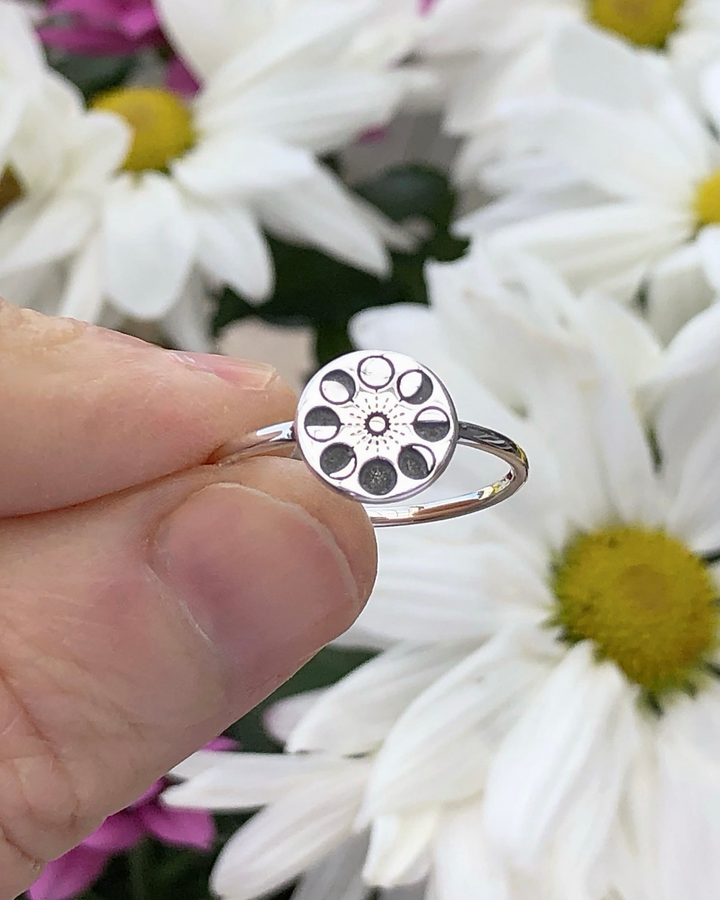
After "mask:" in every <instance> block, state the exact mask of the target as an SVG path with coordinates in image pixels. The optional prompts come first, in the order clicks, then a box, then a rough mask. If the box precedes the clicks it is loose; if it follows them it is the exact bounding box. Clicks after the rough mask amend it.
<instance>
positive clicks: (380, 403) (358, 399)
mask: <svg viewBox="0 0 720 900" xmlns="http://www.w3.org/2000/svg"><path fill="white" fill-rule="evenodd" d="M291 444H295V445H296V447H297V449H298V451H299V453H300V456H301V457H302V459H304V461H305V462H306V464H307V465H308V467H309V468H310V470H311V471H312V472H313V473H314V474H315V475H316V476H317V477H318V478H319V479H320V480H321V481H323V482H324V483H325V484H326V485H328V486H329V487H331V488H333V490H335V491H337V492H339V493H341V494H344V495H345V496H347V497H351V498H352V499H353V500H357V501H360V502H361V503H362V504H363V505H364V506H365V507H366V509H367V512H368V515H369V516H370V520H371V522H372V523H373V525H375V527H377V528H381V527H385V526H389V525H411V524H415V523H418V522H433V521H437V520H440V519H451V518H455V517H456V516H464V515H467V514H468V513H473V512H477V511H478V510H481V509H487V508H488V507H490V506H495V505H496V504H497V503H500V502H501V501H503V500H505V499H507V498H508V497H510V496H512V495H513V494H514V493H515V492H516V491H517V490H518V489H519V488H520V487H521V486H522V485H523V484H524V482H525V481H526V480H527V477H528V461H527V457H526V455H525V453H524V451H523V450H522V449H521V448H520V447H518V445H517V444H516V443H514V441H511V440H510V438H508V437H505V435H503V434H500V433H499V432H497V431H493V430H492V429H490V428H484V427H483V426H481V425H473V424H472V423H470V422H460V421H458V417H457V413H456V412H455V406H454V404H453V401H452V398H451V397H450V394H449V393H448V391H447V389H446V388H445V385H444V384H443V383H442V381H440V379H439V378H438V377H437V375H435V374H434V373H433V372H431V371H430V369H428V368H427V367H426V366H423V365H420V364H419V363H417V362H416V361H415V360H414V359H411V358H410V357H409V356H404V355H403V354H402V353H394V352H390V351H385V350H384V351H362V350H361V351H356V352H353V353H348V354H346V355H345V356H341V357H340V358H339V359H336V360H334V361H333V362H331V363H329V364H328V365H326V366H324V367H323V368H322V369H320V371H319V372H317V374H316V375H314V376H313V377H312V378H311V379H310V381H309V382H308V384H307V387H306V388H305V390H304V391H303V393H302V395H301V397H300V400H299V402H298V407H297V415H296V417H295V421H294V422H283V423H282V424H279V425H271V426H269V427H268V428H261V429H260V430H258V431H256V432H254V433H253V434H251V435H250V436H249V437H248V438H247V440H245V441H243V444H242V445H241V447H240V449H239V451H238V453H236V454H234V455H233V459H237V458H238V457H246V456H255V455H258V454H262V453H271V452H272V451H273V450H275V449H277V448H278V447H281V446H286V445H291ZM458 444H462V445H464V446H467V447H474V448H475V449H477V450H482V451H484V452H485V453H490V454H492V456H497V457H499V458H500V459H501V460H503V462H505V463H507V464H508V465H509V466H510V471H509V472H508V473H507V474H506V475H505V476H504V477H503V478H501V479H500V480H499V481H496V482H493V483H492V484H488V485H486V486H485V487H483V488H481V489H480V490H479V491H472V492H471V493H468V494H463V495H461V496H458V497H453V498H451V499H449V500H436V501H431V502H428V503H425V504H419V505H415V506H399V507H395V506H391V507H389V508H385V509H379V508H378V504H387V503H392V502H395V501H401V500H407V499H409V498H410V497H414V496H415V495H417V494H419V493H421V492H422V491H424V490H426V489H427V488H428V487H430V485H431V484H433V483H434V482H435V481H437V479H438V478H439V477H440V476H441V475H442V473H443V472H444V471H445V469H446V468H447V466H448V465H449V463H450V460H451V459H452V457H453V454H454V452H455V449H456V447H457V446H458Z"/></svg>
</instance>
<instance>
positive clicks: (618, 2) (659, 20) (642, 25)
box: [589, 0, 683, 47]
mask: <svg viewBox="0 0 720 900" xmlns="http://www.w3.org/2000/svg"><path fill="white" fill-rule="evenodd" d="M682 3H683V0H590V3H589V6H590V18H591V19H592V21H593V22H595V23H596V24H597V25H600V26H602V27H603V28H607V29H608V30H609V31H614V32H616V34H619V35H622V37H624V38H627V39H628V40H629V41H632V42H633V43H634V44H640V45H641V46H642V47H662V46H663V45H664V44H665V41H666V40H667V38H668V37H669V35H670V34H672V32H673V31H675V29H676V28H677V24H678V23H677V14H678V10H679V9H680V7H681V6H682Z"/></svg>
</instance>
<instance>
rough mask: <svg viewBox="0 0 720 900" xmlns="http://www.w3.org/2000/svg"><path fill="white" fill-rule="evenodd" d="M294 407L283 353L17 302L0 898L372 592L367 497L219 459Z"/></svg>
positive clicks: (302, 470) (4, 470) (5, 376)
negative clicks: (46, 311)
mask: <svg viewBox="0 0 720 900" xmlns="http://www.w3.org/2000/svg"><path fill="white" fill-rule="evenodd" d="M211 367H214V368H215V374H213V372H212V371H210V368H211ZM293 409H294V398H293V395H292V392H291V391H290V390H289V388H287V387H285V386H284V385H283V384H282V383H281V382H280V381H279V380H278V379H277V378H276V377H275V375H274V373H273V371H272V370H271V369H269V368H267V367H259V366H257V365H256V364H250V363H244V362H241V361H239V360H229V359H225V358H222V357H210V358H208V357H199V358H198V359H197V360H195V361H193V360H192V359H191V358H190V357H188V356H186V355H183V354H172V353H169V352H166V351H164V350H161V349H159V348H157V347H154V346H152V345H148V344H145V343H143V342H141V341H137V340H135V339H133V338H127V337H125V336H123V335H118V334H115V333H114V332H109V331H105V330H103V329H99V328H94V327H91V326H87V325H84V324H82V323H79V322H74V321H71V320H63V319H50V318H46V317H44V316H41V315H38V314H37V313H33V312H29V311H27V310H19V309H17V308H15V307H13V306H11V305H9V304H5V303H3V302H2V301H0V900H9V898H11V897H14V896H15V895H16V894H17V893H19V892H20V891H22V890H24V889H25V888H26V887H28V886H29V885H30V884H31V883H32V882H33V881H34V880H35V879H36V878H37V876H38V874H39V871H40V868H41V866H42V863H43V862H44V861H47V860H49V859H52V858H55V857H57V856H59V855H61V854H62V853H64V852H65V851H67V850H68V849H69V848H70V847H72V846H74V845H75V844H76V843H78V842H79V841H80V840H81V839H82V838H83V837H85V836H86V835H88V834H89V833H90V832H92V831H93V830H94V829H95V828H97V826H98V825H99V824H100V823H101V822H102V820H103V819H104V818H105V817H106V816H107V815H109V814H110V813H112V812H115V811H116V810H118V809H120V808H122V807H123V806H126V805H127V804H128V803H130V802H131V801H133V800H134V799H135V798H136V797H137V796H139V795H140V794H141V793H142V791H143V790H144V789H145V788H147V787H148V786H149V785H150V784H151V783H152V782H153V781H154V780H155V779H156V778H158V777H159V776H160V775H162V774H163V773H164V772H166V771H167V770H168V769H169V768H170V767H171V766H173V765H174V764H175V763H177V762H178V761H180V760H181V759H183V758H184V757H186V756H187V755H189V754H190V753H191V752H192V751H194V750H195V749H196V748H198V747H200V746H201V745H202V744H204V743H205V742H206V741H207V740H209V739H210V738H212V737H214V736H215V735H216V734H218V733H219V732H220V731H222V730H223V729H224V728H225V727H226V726H227V725H228V724H229V723H231V722H232V721H234V720H235V719H237V718H238V717H239V716H241V715H242V714H243V713H244V712H246V711H247V710H248V709H250V708H251V707H252V706H253V705H254V704H256V703H257V702H259V701H260V700H261V699H262V698H263V697H264V696H265V695H266V694H268V693H269V692H270V691H271V690H272V689H273V688H274V687H276V686H277V685H278V684H280V683H281V682H282V681H284V680H285V679H286V678H288V677H289V676H290V675H291V674H292V673H293V672H294V671H295V670H296V669H297V668H298V667H299V666H300V665H301V664H302V663H303V662H304V661H305V660H306V659H307V658H308V657H309V656H311V655H312V654H313V653H314V652H316V651H317V650H318V649H319V648H320V647H321V646H322V645H323V644H325V643H327V641H329V640H330V639H332V638H333V637H335V636H337V635H338V634H339V633H341V632H342V631H343V630H345V629H346V628H347V627H348V626H349V625H350V624H351V622H352V620H353V619H354V618H355V616H356V615H357V614H358V612H359V611H360V609H361V607H362V605H363V603H364V602H365V600H366V598H367V596H368V594H369V592H370V589H371V586H372V582H373V578H374V572H375V543H374V538H373V534H372V529H371V528H370V525H369V523H368V520H367V517H366V516H365V513H364V512H363V510H362V508H361V507H360V505H359V504H356V503H353V502H350V501H348V500H346V499H344V498H342V497H340V496H336V495H335V494H333V493H331V492H330V491H328V490H327V489H326V488H324V487H323V486H322V485H321V484H320V482H319V481H317V480H316V479H315V478H314V476H313V475H312V474H311V473H310V472H309V471H308V470H307V468H306V467H305V465H304V464H303V463H301V462H298V461H294V460H290V459H286V458H278V457H265V458H257V459H252V460H248V461H245V462H242V463H239V464H236V465H228V466H224V467H222V468H219V467H217V466H216V465H212V464H208V462H209V461H210V460H214V459H217V458H221V457H222V454H223V448H224V447H226V446H229V445H230V443H231V442H232V441H236V440H237V439H238V438H239V437H241V436H242V435H243V434H246V433H248V432H250V431H252V430H254V429H256V428H259V427H261V426H263V425H268V424H272V423H274V422H281V421H284V420H286V419H289V418H292V415H293Z"/></svg>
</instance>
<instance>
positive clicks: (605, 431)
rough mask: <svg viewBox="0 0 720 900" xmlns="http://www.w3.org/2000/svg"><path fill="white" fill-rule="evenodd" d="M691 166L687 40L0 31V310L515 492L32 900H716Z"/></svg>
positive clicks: (653, 18) (440, 21)
mask: <svg viewBox="0 0 720 900" xmlns="http://www.w3.org/2000/svg"><path fill="white" fill-rule="evenodd" d="M719 131H720V0H202V2H200V0H45V2H40V0H38V2H32V0H0V293H2V294H3V295H4V296H5V297H7V299H9V300H11V301H13V302H15V303H17V304H20V305H24V306H31V307H34V308H36V309H39V310H41V311H43V312H47V313H51V314H56V315H67V316H73V317H76V318H81V319H85V320H88V321H93V322H98V323H101V324H103V325H106V326H108V327H112V328H117V329H120V330H124V331H126V332H129V333H132V334H136V335H139V336H141V337H144V338H146V339H148V340H152V341H155V342H157V343H160V344H162V345H164V346H168V347H176V348H181V349H187V350H200V351H215V352H223V353H228V354H233V355H242V356H248V357H254V358H258V359H265V360H268V361H270V362H273V363H275V364H276V365H277V366H278V367H279V368H280V370H281V372H282V374H283V375H284V376H285V377H286V378H287V379H288V380H289V381H291V383H293V385H294V386H295V387H296V388H298V389H299V388H301V387H302V384H303V382H304V381H305V380H306V379H307V377H308V376H309V375H310V374H312V372H313V370H314V369H316V368H317V367H318V366H319V365H321V364H324V363H326V362H328V361H329V360H331V359H332V358H334V357H335V356H338V355H340V354H342V353H344V352H346V351H348V350H350V349H351V348H353V347H358V348H379V349H392V350H397V351H400V352H405V353H409V354H410V355H412V356H414V357H416V358H417V359H419V360H420V361H422V362H424V363H426V364H428V365H429V366H430V367H431V368H433V369H434V370H435V371H437V373H438V374H439V375H440V376H441V377H442V378H443V380H444V381H445V382H446V383H447V384H448V386H449V388H450V390H451V392H452V393H453V396H454V398H455V400H456V402H457V405H458V408H459V409H460V411H461V413H462V415H463V417H466V418H468V419H471V420H474V421H478V422H481V423H483V424H485V425H487V426H489V427H492V428H497V429H499V430H500V431H504V432H507V433H508V434H510V435H512V436H513V437H514V438H517V439H518V441H519V442H520V443H521V444H522V445H523V446H524V447H525V448H526V449H527V451H528V455H529V457H530V459H531V468H532V476H531V480H530V482H529V483H528V485H527V486H526V487H525V488H524V489H523V491H522V492H521V493H520V494H518V495H517V497H515V498H513V500H511V501H510V502H509V503H507V504H503V505H502V506H501V507H498V508H496V509H493V510H491V511H489V512H486V513H483V514H482V515H478V516H473V517H469V518H467V519H463V520H458V521H454V522H446V523H442V524H437V525H432V526H423V527H422V528H414V529H407V530H405V529H399V530H397V531H395V530H392V529H391V530H389V531H383V532H381V533H379V535H378V538H379V545H380V573H379V577H378V582H377V586H376V589H375V592H374V595H373V597H372V598H371V600H370V603H369V605H368V607H367V609H366V611H365V612H364V613H363V614H362V615H361V617H360V620H359V621H358V623H357V624H356V625H355V626H354V627H353V628H352V629H350V631H349V632H348V633H347V634H346V635H344V636H343V637H342V638H341V639H340V640H339V641H338V642H337V643H336V645H334V646H332V647H330V648H326V649H325V650H323V651H322V652H321V653H320V654H319V655H318V656H317V657H316V658H315V659H314V660H312V661H311V662H310V663H308V664H307V665H306V666H305V668H304V669H303V670H302V671H301V672H300V673H298V675H296V676H295V678H294V679H292V680H291V682H289V683H288V684H287V685H285V686H284V687H283V688H281V689H280V691H278V692H277V693H276V694H275V695H274V696H273V697H272V698H270V699H269V700H268V701H266V703H265V704H263V705H262V707H261V708H260V709H259V710H256V711H255V712H253V713H252V714H250V715H249V716H247V717H246V718H244V719H243V720H241V721H240V722H238V723H236V724H235V725H234V726H233V727H232V728H231V729H230V730H229V731H228V737H225V738H222V739H221V743H220V744H213V745H212V746H209V747H208V748H205V749H204V750H202V751H199V752H198V753H197V754H195V755H194V756H192V757H191V758H190V759H189V760H186V761H185V762H183V763H181V764H180V765H179V766H178V767H177V768H176V769H175V770H173V772H172V773H170V775H169V776H168V778H167V779H163V780H162V781H161V782H158V783H157V784H156V785H155V786H154V787H153V788H152V789H151V791H150V792H148V793H147V794H146V795H145V796H143V797H142V798H139V799H138V801H137V802H136V803H135V804H133V805H132V806H131V807H128V809H126V810H122V811H120V812H119V813H117V814H116V815H115V816H112V817H110V818H109V819H108V820H106V822H105V823H104V824H103V825H102V826H101V828H100V829H99V830H98V831H97V832H96V833H95V834H94V835H91V836H90V837H88V838H87V839H86V840H85V841H83V843H82V844H81V845H80V846H79V847H77V848H76V849H75V850H73V851H71V852H70V853H68V854H66V855H65V856H64V857H62V858H61V859H60V860H57V861H55V862H52V863H50V864H49V865H48V866H47V868H46V870H45V872H44V873H43V875H42V876H41V878H40V880H39V881H38V882H37V884H36V885H35V886H34V887H33V888H32V890H31V891H30V892H29V896H30V897H31V898H32V900H69V898H72V897H80V896H83V897H85V898H86V900H121V898H122V900H165V898H168V900H169V898H172V900H185V898H188V900H190V898H192V900H204V898H208V897H210V896H215V895H219V896H220V897H222V898H225V900H252V898H255V897H261V896H262V897H273V898H277V900H280V898H284V900H288V898H290V897H292V898H293V900H686V898H688V897H690V898H693V900H716V898H717V894H718V887H719V886H720V620H719V615H720V612H719V610H720V608H719V607H718V588H719V585H718V578H719V577H720V568H719V567H720V472H718V466H717V464H718V460H719V459H720V305H718V304H717V303H716V299H717V297H718V292H719V291H720V141H719V140H718V132H719ZM478 465H480V466H482V462H481V463H478V462H477V460H473V459H469V460H466V459H465V457H464V456H462V455H461V454H460V455H458V457H457V459H456V460H455V462H454V463H453V466H452V468H451V470H449V472H448V473H447V475H445V476H444V479H445V487H446V488H447V489H448V490H453V488H455V489H456V490H458V491H463V490H466V489H468V488H469V487H471V486H473V485H474V484H475V483H476V481H477V479H478V477H479V475H478ZM213 817H214V818H213Z"/></svg>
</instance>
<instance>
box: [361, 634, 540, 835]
mask: <svg viewBox="0 0 720 900" xmlns="http://www.w3.org/2000/svg"><path fill="white" fill-rule="evenodd" d="M522 642H526V643H527V644H528V645H529V646H527V647H525V648H524V650H526V651H527V650H530V649H531V643H532V642H531V639H530V638H528V636H527V635H523V636H515V635H513V634H510V635H504V636H502V637H498V638H496V639H495V640H493V641H491V642H489V643H488V644H486V645H485V646H484V647H482V648H481V649H479V650H477V651H475V653H472V654H470V656H468V657H467V659H465V660H464V661H463V662H462V663H460V664H458V665H457V666H456V667H455V668H454V669H451V670H450V671H449V672H448V673H447V675H445V676H443V677H441V678H439V679H438V680H437V681H436V682H435V683H434V684H433V685H432V686H431V687H430V688H428V690H427V691H426V692H425V693H423V694H421V695H420V696H419V697H418V698H417V700H415V701H414V702H412V703H411V704H410V706H409V707H408V708H407V710H406V712H405V713H404V714H403V715H402V716H401V717H400V719H399V720H398V722H397V723H396V725H395V727H394V728H393V730H392V732H391V733H390V734H389V736H388V737H387V739H386V741H385V743H384V744H383V746H382V749H381V750H380V752H379V754H378V757H377V761H376V763H375V766H374V768H373V771H372V775H371V777H370V782H369V784H368V789H367V794H366V797H365V801H364V803H363V809H362V812H361V817H360V821H361V822H362V823H365V822H366V821H370V819H371V818H374V817H375V816H377V815H379V814H380V815H381V814H384V813H389V812H391V811H392V812H397V811H408V812H411V811H412V810H413V808H415V807H416V806H420V805H423V804H427V805H428V806H433V805H435V804H438V803H440V804H445V803H449V802H457V801H462V800H465V799H468V798H469V797H471V796H473V795H474V794H475V793H477V792H478V791H480V790H481V789H482V787H483V785H484V782H485V778H486V775H487V765H488V761H489V759H490V755H491V752H490V746H491V744H492V742H493V738H494V736H495V734H503V733H504V732H505V731H506V730H507V728H508V727H509V726H510V725H511V724H512V723H513V722H514V721H515V720H516V719H517V717H518V715H519V713H520V710H521V709H522V704H524V700H525V697H526V695H527V692H528V691H529V690H530V689H531V687H532V685H533V684H534V682H535V681H536V679H537V678H538V677H539V676H540V674H541V673H542V671H543V667H544V666H545V665H546V664H547V658H546V654H548V653H549V654H553V652H554V648H553V645H552V640H551V639H550V638H549V637H548V639H547V641H546V642H545V645H544V646H543V645H542V644H541V642H540V641H538V645H539V646H538V647H535V648H532V649H533V650H534V654H533V655H534V656H535V658H534V659H533V658H532V655H531V654H530V653H528V654H527V655H528V657H529V659H527V660H523V659H522V653H518V644H519V643H522ZM543 651H544V652H543ZM518 656H519V657H520V659H518V658H517V657H518ZM550 658H552V655H551V656H550Z"/></svg>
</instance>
